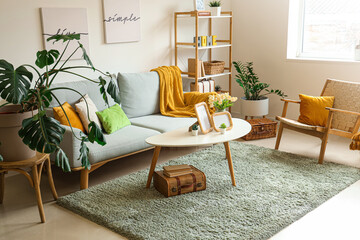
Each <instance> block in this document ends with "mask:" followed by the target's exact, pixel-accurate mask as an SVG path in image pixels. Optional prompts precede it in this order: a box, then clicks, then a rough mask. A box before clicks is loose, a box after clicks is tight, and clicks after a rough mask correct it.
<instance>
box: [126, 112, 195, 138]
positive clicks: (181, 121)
mask: <svg viewBox="0 0 360 240" xmlns="http://www.w3.org/2000/svg"><path fill="white" fill-rule="evenodd" d="M196 121H197V119H196V118H174V117H167V116H163V115H161V114H154V115H148V116H143V117H137V118H131V119H130V122H131V124H132V125H135V126H140V127H144V128H150V129H154V130H156V131H159V132H161V133H164V132H168V131H171V130H175V129H178V128H183V127H190V126H191V125H192V124H193V123H195V122H196Z"/></svg>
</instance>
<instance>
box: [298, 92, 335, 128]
mask: <svg viewBox="0 0 360 240" xmlns="http://www.w3.org/2000/svg"><path fill="white" fill-rule="evenodd" d="M299 97H300V100H301V103H300V116H299V119H298V121H299V122H301V123H305V124H308V125H314V126H322V127H325V125H326V121H327V118H328V115H329V111H328V110H326V109H325V108H326V107H332V106H333V105H334V99H335V97H332V96H331V97H330V96H326V97H312V96H307V95H304V94H299Z"/></svg>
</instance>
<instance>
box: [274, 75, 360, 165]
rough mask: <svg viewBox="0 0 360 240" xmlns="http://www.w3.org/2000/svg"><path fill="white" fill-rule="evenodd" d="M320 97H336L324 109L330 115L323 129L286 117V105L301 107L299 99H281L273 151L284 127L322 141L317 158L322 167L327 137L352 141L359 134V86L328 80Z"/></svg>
mask: <svg viewBox="0 0 360 240" xmlns="http://www.w3.org/2000/svg"><path fill="white" fill-rule="evenodd" d="M321 96H334V97H335V101H334V106H333V108H326V109H327V110H328V111H329V116H328V120H327V123H326V126H325V127H321V126H312V125H307V124H303V123H300V122H298V121H296V120H292V119H288V118H286V112H287V107H288V104H289V103H297V104H300V100H289V99H281V100H282V101H284V108H283V112H282V115H281V117H280V116H277V117H276V119H277V120H279V121H280V125H279V131H278V135H277V139H276V144H275V149H279V145H280V140H281V136H282V132H283V128H287V129H290V130H293V131H297V132H300V133H304V134H308V135H311V136H314V137H318V138H320V139H321V141H322V143H321V150H320V155H319V164H322V163H323V160H324V155H325V149H326V144H327V141H328V137H329V134H334V135H338V136H341V137H346V138H350V139H351V138H352V137H353V136H354V134H356V133H357V132H358V130H359V126H360V83H355V82H346V81H340V80H334V79H327V80H326V82H325V85H324V88H323V90H322V93H321Z"/></svg>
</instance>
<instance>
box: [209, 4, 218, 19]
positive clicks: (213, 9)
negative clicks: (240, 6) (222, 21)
mask: <svg viewBox="0 0 360 240" xmlns="http://www.w3.org/2000/svg"><path fill="white" fill-rule="evenodd" d="M209 7H210V9H211V16H220V15H221V2H220V1H210V2H209Z"/></svg>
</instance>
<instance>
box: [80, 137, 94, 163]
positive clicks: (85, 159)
mask: <svg viewBox="0 0 360 240" xmlns="http://www.w3.org/2000/svg"><path fill="white" fill-rule="evenodd" d="M88 141H89V139H88V138H86V137H83V138H82V139H81V144H80V156H79V158H78V160H81V166H83V167H84V168H85V169H87V170H90V169H91V164H90V161H89V148H88V147H87V146H86V143H85V142H88Z"/></svg>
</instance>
